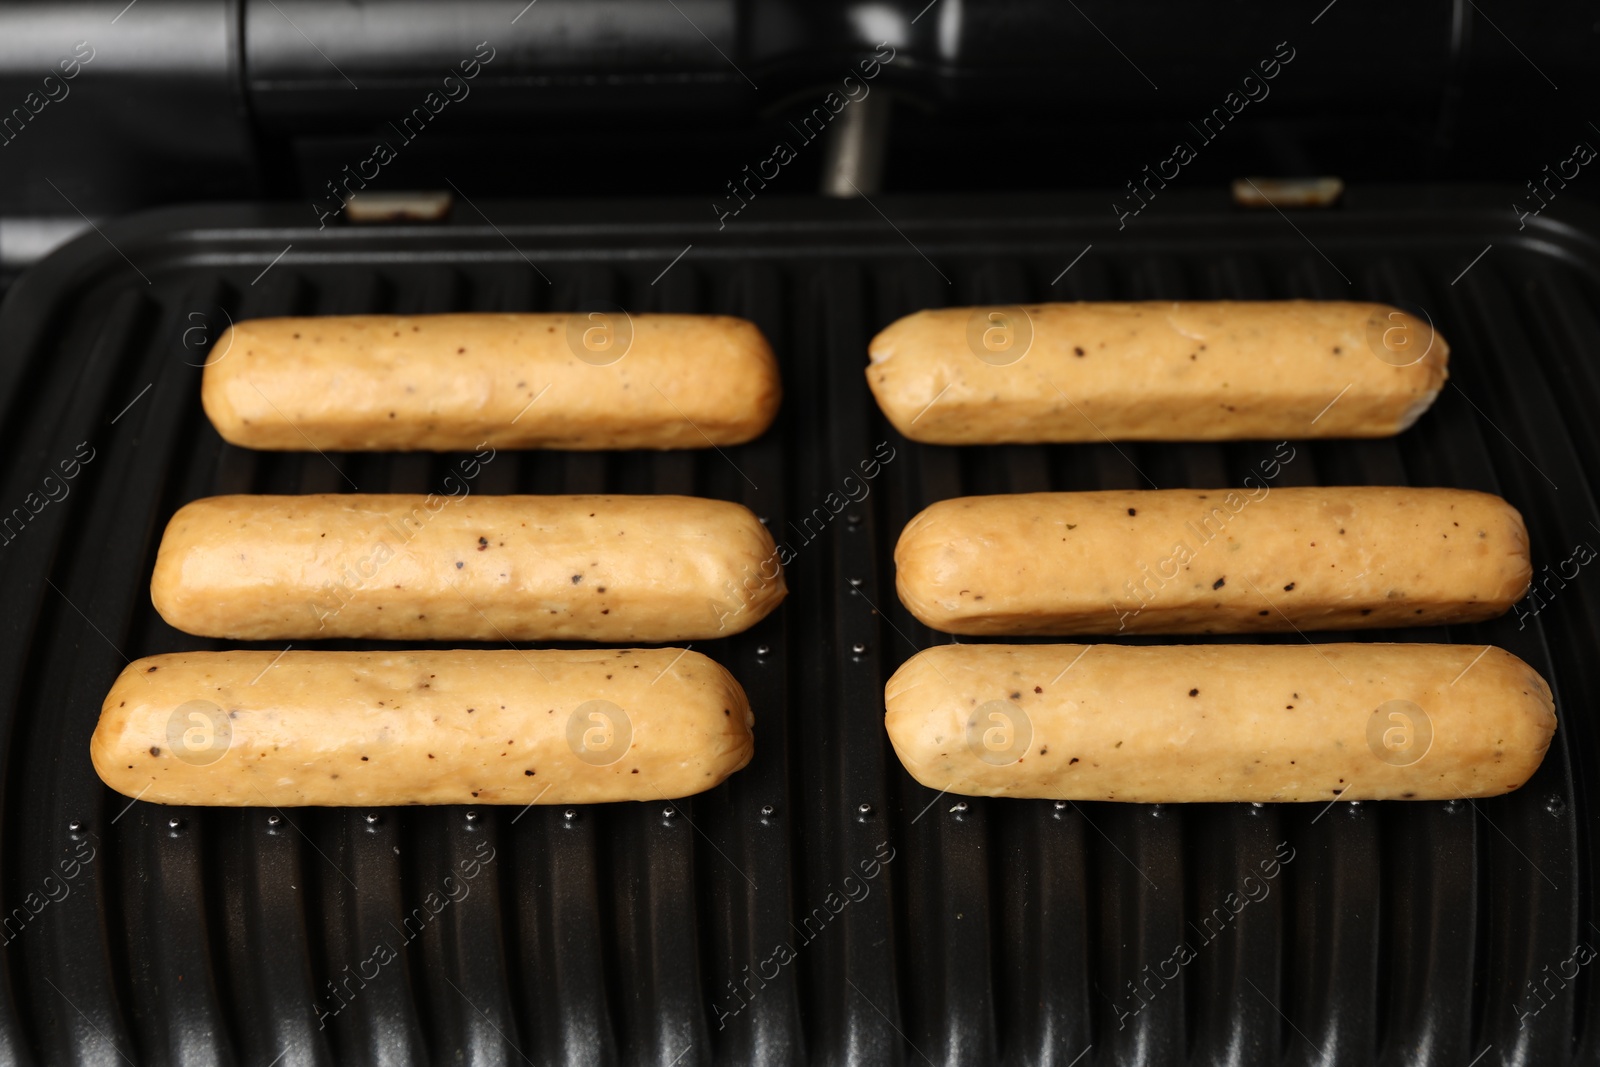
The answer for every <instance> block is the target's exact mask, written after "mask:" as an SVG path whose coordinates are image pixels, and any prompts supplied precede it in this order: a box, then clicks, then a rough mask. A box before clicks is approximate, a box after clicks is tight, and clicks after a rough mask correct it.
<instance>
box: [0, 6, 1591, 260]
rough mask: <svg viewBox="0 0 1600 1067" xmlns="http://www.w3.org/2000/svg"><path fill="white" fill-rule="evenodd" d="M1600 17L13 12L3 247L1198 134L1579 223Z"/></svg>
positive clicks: (1003, 171) (965, 181)
mask: <svg viewBox="0 0 1600 1067" xmlns="http://www.w3.org/2000/svg"><path fill="white" fill-rule="evenodd" d="M1597 37H1600V8H1596V7H1595V6H1594V5H1593V4H1587V5H1581V4H1522V3H1513V2H1510V0H1420V2H1411V3H1395V2H1392V0H1390V2H1379V0H1334V2H1333V3H1331V4H1329V3H1328V2H1327V0H1310V2H1308V3H1298V2H1297V3H1291V4H1284V3H1275V2H1268V0H1233V2H1228V3H1213V4H1179V3H1162V4H1153V3H1146V4H1131V3H1124V2H1117V0H993V2H987V3H973V2H969V0H934V2H932V3H928V2H927V0H912V2H910V3H896V2H843V0H773V2H768V3H754V2H740V0H535V2H533V3H531V4H530V3H526V2H525V0H503V2H495V3H487V2H467V3H423V2H411V0H399V2H369V3H359V2H348V0H346V2H331V0H228V2H224V0H211V2H206V0H134V2H133V3H131V4H129V3H126V2H125V0H114V2H111V3H44V2H38V3H7V4H3V5H0V264H3V265H4V267H5V268H6V270H7V271H8V272H14V271H15V270H16V269H17V268H18V266H20V265H22V264H24V263H26V262H27V261H29V260H30V259H32V258H34V257H36V256H37V255H38V254H39V253H40V252H41V251H42V250H43V249H44V248H47V247H49V246H50V245H51V244H52V243H54V242H55V241H58V240H59V239H60V238H61V237H62V236H63V235H65V234H69V233H71V232H74V231H75V230H76V229H81V228H82V227H83V226H85V225H86V221H85V220H86V219H95V220H99V219H102V218H104V217H107V216H111V215H115V214H120V213H124V212H128V211H133V210H136V209H139V208H144V207H149V206H154V205H158V204H171V203H181V202H191V201H203V200H218V199H226V200H241V199H243V200H261V199H266V200H289V201H295V200H299V201H304V202H305V203H306V212H307V221H308V223H312V224H316V223H317V222H318V221H319V219H321V220H326V221H337V223H339V224H344V223H346V222H347V220H346V219H344V218H342V217H341V216H342V215H343V212H342V211H333V210H330V208H336V207H337V205H338V203H339V201H338V200H337V199H333V197H334V196H335V193H337V192H340V190H339V188H337V186H338V185H339V183H340V182H341V181H342V182H343V183H344V185H343V188H344V189H351V188H358V187H359V186H360V185H363V184H364V185H365V186H366V187H367V188H368V189H369V190H372V191H395V190H443V191H448V192H451V193H452V196H453V198H454V199H455V200H456V202H457V203H459V202H460V199H461V197H463V196H465V197H467V198H470V199H471V200H473V201H474V202H476V201H478V200H479V199H480V198H482V199H497V198H540V197H571V196H584V197H588V196H607V197H608V196H634V197H637V196H644V197H654V196H687V197H700V198H703V199H704V200H705V201H706V204H707V211H708V213H712V212H720V211H723V210H730V209H731V208H734V207H737V206H738V201H737V200H735V199H734V197H733V193H734V192H741V193H742V194H744V195H743V198H744V199H745V201H746V202H748V199H749V191H750V190H752V189H754V190H756V191H758V192H759V193H761V194H763V195H806V194H815V193H818V192H825V193H826V192H832V193H835V194H842V195H854V194H853V192H852V190H860V191H862V192H866V193H868V194H869V195H871V194H872V193H873V192H877V191H883V192H906V191H928V192H934V191H940V192H949V191H996V190H1019V189H1027V190H1050V189H1105V190H1107V191H1108V193H1113V194H1120V195H1123V196H1128V195H1129V190H1128V188H1127V183H1128V182H1130V181H1131V182H1136V183H1137V182H1142V181H1144V180H1145V179H1146V178H1147V177H1148V176H1149V175H1150V174H1153V173H1155V172H1156V171H1158V170H1162V171H1164V173H1166V174H1168V175H1171V174H1172V173H1173V165H1172V164H1167V163H1165V162H1164V161H1166V160H1168V159H1169V158H1171V157H1172V155H1173V150H1174V148H1175V146H1176V145H1177V144H1178V143H1179V142H1186V143H1187V144H1188V145H1189V146H1190V147H1191V148H1192V149H1194V158H1193V159H1192V160H1191V161H1189V162H1188V163H1187V165H1184V166H1182V168H1181V175H1179V176H1177V177H1175V178H1173V181H1174V182H1175V183H1180V184H1181V185H1182V186H1183V187H1186V188H1204V187H1206V186H1208V185H1210V186H1221V185H1225V184H1226V183H1228V182H1229V181H1231V180H1232V179H1234V178H1237V177H1241V176H1245V175H1265V176H1275V177H1285V176H1290V177H1301V176H1313V175H1332V176H1337V177H1340V178H1342V179H1343V180H1344V181H1345V182H1346V183H1363V182H1385V183H1393V182H1425V183H1456V182H1467V181H1474V182H1479V181H1495V182H1504V183H1509V184H1510V185H1512V186H1517V187H1524V185H1525V183H1528V182H1534V183H1539V182H1541V181H1543V182H1545V183H1546V184H1545V185H1544V186H1543V187H1542V188H1543V190H1544V191H1545V192H1546V202H1547V204H1549V206H1550V207H1551V208H1552V210H1553V209H1555V208H1556V207H1557V205H1556V204H1554V203H1553V202H1551V201H1552V200H1553V197H1551V196H1550V195H1549V191H1551V190H1556V191H1559V192H1561V193H1562V194H1563V195H1567V196H1581V195H1583V183H1584V182H1585V181H1600V177H1597V178H1592V179H1591V178H1588V177H1587V176H1586V175H1585V174H1582V173H1580V174H1579V176H1577V177H1575V178H1572V179H1571V182H1570V184H1571V186H1572V187H1571V188H1570V189H1569V188H1565V187H1563V183H1562V182H1560V181H1559V180H1558V181H1555V182H1552V181H1550V175H1551V174H1552V173H1553V172H1554V171H1556V170H1557V169H1558V168H1561V167H1562V166H1563V163H1564V161H1568V160H1570V159H1571V158H1572V156H1573V153H1574V149H1575V146H1576V145H1577V143H1578V142H1580V141H1585V140H1587V141H1588V142H1589V143H1591V144H1595V145H1600V128H1597V127H1596V126H1594V125H1592V124H1591V120H1600V109H1596V108H1594V107H1593V104H1594V102H1595V85H1596V75H1595V63H1594V60H1593V56H1594V52H1595V44H1596V40H1597ZM891 57H892V58H891ZM1284 57H1288V58H1286V59H1285V58H1284ZM1280 59H1282V60H1283V61H1281V62H1280ZM873 64H876V66H874V65H873ZM864 71H870V72H871V75H872V76H871V77H866V76H864V74H863V72H864ZM1267 71H1272V72H1273V73H1272V76H1271V77H1267V76H1266V72H1267ZM847 77H848V78H851V79H852V80H851V81H846V78H847ZM447 79H452V80H447ZM430 93H431V94H434V95H433V96H432V97H431V98H430V96H429V94H430ZM829 93H836V94H838V95H836V96H835V97H834V99H833V103H832V105H830V104H829V102H828V94H829ZM1230 93H1231V94H1234V95H1232V96H1230ZM847 96H848V97H849V99H848V101H847V102H845V103H843V104H841V103H840V101H841V100H844V99H845V98H846V97H847ZM830 106H831V107H834V108H837V111H836V112H834V111H828V110H827V109H829V108H830ZM819 107H820V108H823V109H824V110H825V112H826V114H825V115H819V113H818V112H817V111H816V109H818V108H819ZM808 115H819V117H817V118H815V119H814V121H813V123H812V126H811V127H810V128H809V129H810V130H811V131H814V130H815V129H818V128H821V127H822V126H823V125H824V118H826V119H827V123H826V125H827V130H826V132H825V133H824V134H822V135H821V136H819V137H816V139H815V140H814V141H810V140H807V139H806V137H805V136H803V135H804V134H806V133H807V131H808V128H806V127H803V126H802V123H803V120H804V119H805V117H806V116H808ZM1209 115H1215V116H1216V117H1215V118H1214V119H1213V120H1212V121H1211V123H1210V124H1209V125H1205V124H1204V120H1205V119H1206V117H1207V116H1209ZM408 116H413V117H412V118H411V119H410V121H409V123H407V118H408ZM379 143H383V144H386V145H387V146H388V147H389V149H390V156H391V158H388V159H387V160H383V161H373V158H372V157H373V154H374V151H375V149H376V147H377V145H378V144H379ZM780 143H784V144H787V145H788V146H789V147H790V148H791V149H792V150H793V158H792V159H787V160H785V161H781V166H780V165H779V162H778V161H773V162H769V161H770V160H772V159H773V154H774V150H775V148H776V147H777V145H779V144H780ZM1147 166H1148V167H1150V168H1151V171H1149V172H1147V171H1145V169H1144V168H1146V167H1147ZM1547 166H1548V167H1550V168H1551V170H1550V171H1546V170H1545V169H1544V168H1546V167H1547ZM1575 166H1576V165H1575V164H1574V163H1571V162H1568V163H1565V168H1566V173H1567V174H1568V175H1571V173H1572V171H1573V170H1574V169H1575ZM747 167H748V168H749V170H746V168H747ZM346 168H349V169H348V170H346ZM757 172H762V174H763V176H762V178H761V180H760V181H759V182H758V183H755V184H750V185H745V186H743V187H742V188H740V187H738V186H739V183H742V182H746V181H749V180H751V176H752V175H755V174H756V173H757ZM363 175H364V176H363ZM351 176H355V177H354V178H352V177H351ZM330 182H332V183H335V188H330V184H329V183H330ZM730 183H734V184H735V186H736V188H735V189H730V188H729V185H730ZM1154 188H1159V186H1155V187H1154ZM341 195H342V194H341ZM1531 195H1532V194H1531V192H1530V193H1529V196H1530V199H1529V200H1528V201H1527V203H1526V206H1527V207H1529V208H1532V207H1534V206H1535V202H1534V200H1532V199H1531ZM1110 200H1111V198H1110V196H1108V204H1107V210H1108V211H1111V210H1113V209H1112V207H1111V203H1110ZM1129 203H1130V204H1131V203H1132V201H1131V200H1130V201H1129ZM319 204H320V205H321V206H320V207H319V206H316V205H319ZM713 204H717V205H720V206H717V207H713ZM1157 207H1159V205H1157ZM1507 207H1508V209H1510V207H1511V205H1510V204H1508V205H1507ZM324 212H328V214H327V215H324V214H323V213H324Z"/></svg>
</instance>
